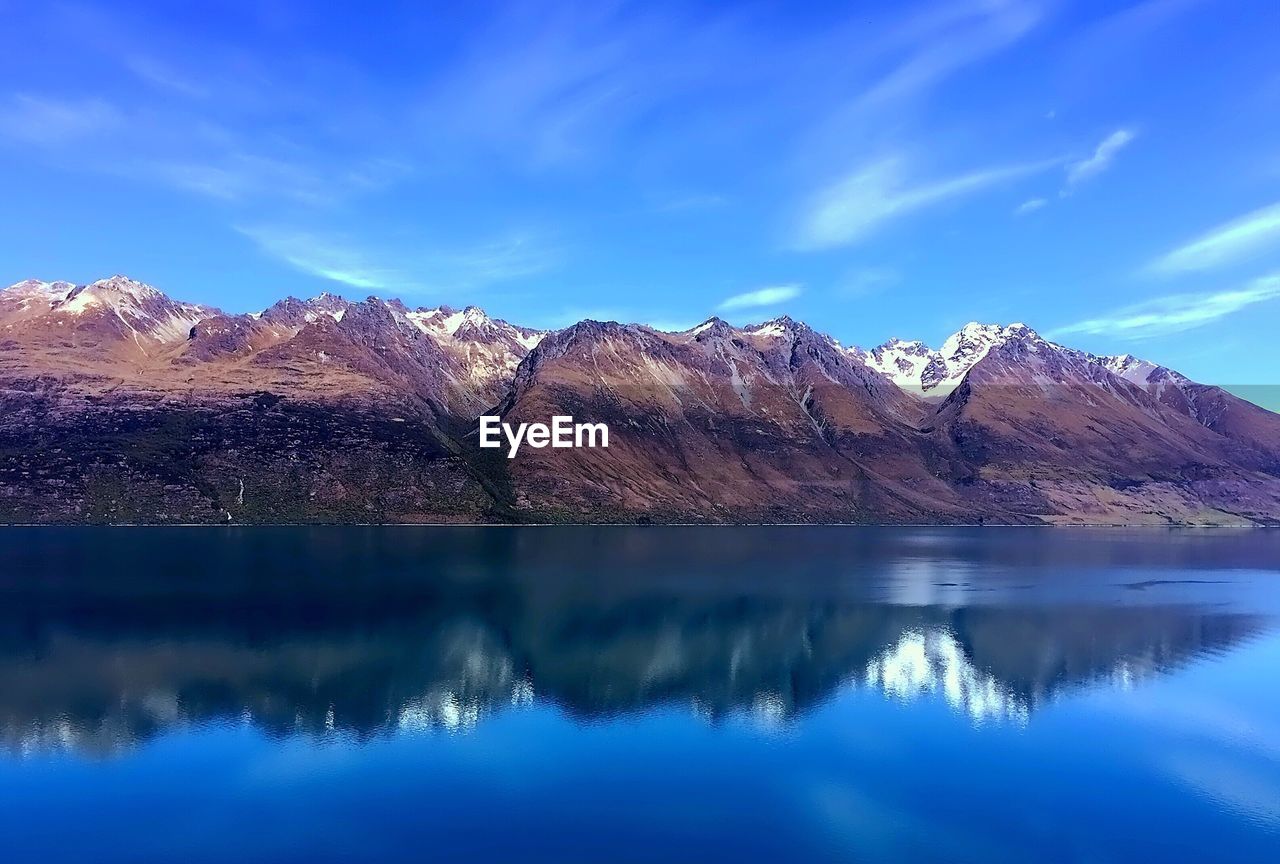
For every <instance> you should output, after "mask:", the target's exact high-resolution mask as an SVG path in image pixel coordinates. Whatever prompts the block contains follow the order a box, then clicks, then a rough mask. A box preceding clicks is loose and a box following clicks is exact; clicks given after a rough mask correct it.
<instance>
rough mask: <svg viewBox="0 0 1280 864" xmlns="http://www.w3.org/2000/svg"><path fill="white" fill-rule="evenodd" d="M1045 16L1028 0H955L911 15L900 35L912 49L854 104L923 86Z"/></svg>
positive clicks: (871, 103) (882, 100) (885, 100)
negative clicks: (965, 0)
mask: <svg viewBox="0 0 1280 864" xmlns="http://www.w3.org/2000/svg"><path fill="white" fill-rule="evenodd" d="M1041 17H1042V12H1041V9H1040V8H1038V5H1037V4H1033V3H1024V2H997V3H955V4H949V5H947V6H940V7H937V8H934V9H931V10H929V11H928V12H927V13H926V14H923V15H916V16H912V17H909V18H908V20H907V22H906V25H905V26H904V27H903V28H902V29H901V31H900V34H898V35H899V37H900V38H902V39H903V41H904V43H905V44H906V45H907V46H909V47H910V48H911V49H912V50H911V51H910V53H908V54H907V56H906V57H905V58H904V59H902V60H901V62H899V63H898V65H896V66H895V67H893V68H892V69H891V70H890V71H889V72H888V73H887V74H885V75H884V76H883V77H881V78H880V79H879V80H877V81H876V82H875V83H874V84H873V85H872V86H871V87H870V88H869V89H868V90H866V91H865V92H864V93H863V94H862V96H861V97H860V98H859V99H858V100H857V103H856V107H857V108H858V109H862V110H865V109H867V108H871V107H876V106H880V105H885V104H889V103H894V102H899V101H901V100H902V99H903V98H905V97H910V96H913V95H916V94H918V93H920V92H922V91H925V90H927V89H929V88H931V87H933V86H935V85H937V84H938V83H939V82H941V81H943V80H945V79H946V78H948V77H950V76H951V75H953V74H955V73H956V72H958V71H959V70H960V69H963V68H964V67H966V66H969V65H971V64H973V63H975V62H977V61H980V60H983V59H985V58H987V57H988V56H990V55H991V54H993V53H995V52H997V51H999V50H1001V49H1003V48H1006V47H1007V46H1009V45H1011V44H1013V43H1014V42H1016V41H1017V40H1019V39H1021V38H1022V37H1023V36H1025V35H1026V34H1027V33H1028V32H1030V31H1031V30H1032V29H1033V28H1034V27H1035V26H1036V24H1037V23H1039V21H1040V19H1041ZM886 41H892V40H886Z"/></svg>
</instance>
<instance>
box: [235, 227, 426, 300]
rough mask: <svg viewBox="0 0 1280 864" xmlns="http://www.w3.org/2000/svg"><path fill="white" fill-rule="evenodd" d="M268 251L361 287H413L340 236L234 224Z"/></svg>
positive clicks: (308, 269) (305, 269)
mask: <svg viewBox="0 0 1280 864" xmlns="http://www.w3.org/2000/svg"><path fill="white" fill-rule="evenodd" d="M236 230H237V231H239V232H240V233H241V234H243V235H245V236H246V237H248V238H249V239H250V240H252V241H253V242H254V243H256V244H257V245H258V247H259V248H260V249H261V250H262V251H263V252H265V253H267V254H268V255H270V256H272V257H274V258H278V259H280V260H281V261H283V262H285V263H286V264H288V265H289V266H291V267H293V268H295V269H297V270H301V271H302V272H304V273H310V274H311V275H313V276H319V277H320V278H322V279H328V280H330V281H333V282H338V283H339V284H342V285H346V286H348V287H350V288H358V289H360V290H362V291H388V290H400V291H403V290H414V289H417V288H419V287H420V286H419V285H418V284H417V283H416V282H415V281H414V280H413V279H412V277H410V276H408V275H407V274H406V273H404V272H402V271H400V270H396V269H392V268H388V267H384V266H380V265H379V264H377V263H376V262H375V261H373V260H372V258H371V257H370V256H369V255H368V254H367V253H366V252H364V251H363V250H361V249H359V248H356V247H355V246H352V245H350V244H349V242H348V241H346V240H344V239H343V238H339V237H334V236H329V235H324V236H322V235H317V234H313V233H310V232H307V231H298V230H293V229H288V228H278V227H271V226H249V227H237V228H236Z"/></svg>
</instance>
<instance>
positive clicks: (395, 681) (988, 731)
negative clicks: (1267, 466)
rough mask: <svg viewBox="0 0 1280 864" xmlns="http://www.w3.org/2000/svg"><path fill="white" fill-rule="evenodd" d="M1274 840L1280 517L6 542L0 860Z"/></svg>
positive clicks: (1115, 851) (530, 856)
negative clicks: (1206, 527)
mask: <svg viewBox="0 0 1280 864" xmlns="http://www.w3.org/2000/svg"><path fill="white" fill-rule="evenodd" d="M464 859H465V860H471V861H485V860H522V861H523V860H547V861H611V862H612V861H655V860H663V861H693V860H699V861H705V860H728V861H781V860H799V861H814V860H821V861H846V860H847V861H938V862H968V861H973V862H1001V861H1011V862H1012V861H1019V862H1021V861H1081V862H1085V861H1088V862H1110V861H1143V862H1146V861H1158V862H1178V861H1195V862H1203V861H1210V860H1211V861H1274V860H1280V533H1277V532H1266V531H1238V532H1237V531H1177V530H1149V531H1087V530H1079V531H1077V530H1069V529H1055V530H1049V529H1046V530H1040V529H961V530H941V529H881V528H867V529H864V528H827V527H813V528H530V529H498V528H495V529H473V528H456V529H455V528H350V529H348V528H324V529H320V528H316V529H305V528H292V529H226V530H209V529H3V530H0V861H40V862H60V861H77V862H81V861H102V862H115V861H119V862H152V861H154V862H179V861H209V862H214V861H219V862H222V861H237V862H258V861H272V862H276V861H308V862H326V861H344V862H345V861H356V862H359V861H402V860H413V861H423V860H441V861H456V860H464Z"/></svg>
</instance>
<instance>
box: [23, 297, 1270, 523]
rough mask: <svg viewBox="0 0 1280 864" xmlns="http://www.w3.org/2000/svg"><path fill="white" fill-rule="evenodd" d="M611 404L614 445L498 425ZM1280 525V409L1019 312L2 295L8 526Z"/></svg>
mask: <svg viewBox="0 0 1280 864" xmlns="http://www.w3.org/2000/svg"><path fill="white" fill-rule="evenodd" d="M494 413H496V414H500V415H502V417H503V419H504V420H505V421H507V422H511V423H519V422H548V421H549V420H550V418H551V417H552V416H554V415H571V416H573V417H575V419H577V420H578V421H581V422H593V423H598V422H605V423H608V424H609V426H610V429H611V437H610V446H609V448H608V449H550V448H547V449H533V448H524V449H522V450H521V451H520V452H519V454H518V456H517V457H516V458H514V459H510V460H509V459H507V458H506V454H505V451H500V450H487V449H481V448H479V447H478V436H477V421H478V417H479V416H480V415H482V414H494ZM443 521H467V522H477V521H478V522H521V521H591V522H613V521H623V522H635V521H641V522H645V521H655V522H671V521H682V522H683V521H694V522H809V521H817V522H858V523H872V522H874V523H983V522H986V523H1009V524H1036V523H1050V524H1206V525H1208V524H1240V525H1249V524H1280V415H1277V414H1274V413H1271V412H1268V411H1266V410H1264V409H1262V408H1259V407H1257V406H1255V405H1253V404H1252V403H1249V402H1246V401H1244V400H1242V399H1239V398H1237V397H1236V396H1233V395H1232V394H1230V393H1228V392H1227V391H1225V390H1223V389H1221V388H1218V387H1213V386H1208V385H1203V384H1198V383H1196V382H1193V381H1191V380H1190V379H1188V378H1186V377H1185V376H1183V375H1181V374H1179V373H1177V372H1175V371H1173V370H1171V369H1167V368H1165V367H1162V366H1159V365H1157V364H1154V363H1150V362H1147V361H1145V360H1140V359H1138V358H1135V357H1132V356H1130V355H1120V356H1098V355H1093V354H1089V353H1086V352H1083V351H1078V350H1075V349H1072V348H1069V347H1065V346H1062V345H1058V344H1055V343H1053V342H1051V341H1049V340H1046V339H1045V338H1043V337H1041V336H1040V335H1039V334H1037V333H1036V332H1035V331H1034V330H1033V329H1031V328H1029V327H1027V326H1025V325H1022V324H1012V325H1009V326H996V325H983V324H969V325H967V326H966V327H964V328H963V329H962V330H961V331H959V332H958V333H956V334H955V335H953V336H952V337H950V338H949V339H947V340H946V341H945V342H944V343H943V345H942V346H941V347H940V348H938V349H933V348H930V347H928V346H926V345H924V344H923V343H920V342H903V341H899V340H891V341H889V342H887V343H885V344H884V345H881V346H879V347H877V348H874V349H871V350H863V349H860V348H853V347H844V346H841V345H840V344H839V343H838V342H837V341H836V340H834V339H832V338H830V337H828V336H826V335H824V334H822V333H820V332H818V331H816V330H814V329H812V328H811V327H809V326H808V325H806V324H804V323H801V322H798V321H794V320H792V319H790V318H788V317H781V318H776V319H774V320H771V321H767V322H764V323H762V324H757V325H752V326H746V327H735V326H733V325H730V324H729V323H728V322H725V321H722V320H720V319H717V318H712V319H710V320H708V321H706V322H704V323H702V324H700V325H698V326H697V327H694V328H691V329H689V330H686V331H682V332H663V331H659V330H655V329H653V328H650V327H645V326H642V325H636V324H619V323H615V322H600V321H582V322H580V323H577V324H574V325H572V326H570V327H567V328H564V329H561V330H556V331H550V332H546V331H540V330H535V329H531V328H526V327H520V326H517V325H514V324H510V323H508V322H505V321H501V320H498V319H494V318H490V317H489V316H487V315H486V314H485V313H484V312H483V311H482V310H480V309H478V308H476V307H468V308H466V309H463V310H461V311H459V310H455V309H451V308H449V307H439V308H432V309H427V308H420V309H410V308H408V307H407V306H405V305H404V304H402V303H400V302H399V301H396V300H383V299H378V298H373V297H371V298H369V299H367V300H364V301H359V302H355V301H349V300H346V299H343V298H341V297H337V296H334V295H330V294H322V295H320V296H318V297H314V298H311V299H309V300H299V299H296V298H292V297H290V298H286V299H284V300H281V301H280V302H278V303H276V304H275V305H273V306H271V307H270V308H268V309H265V310H263V311H262V312H260V313H253V314H240V315H233V314H228V313H224V312H222V311H219V310H217V309H214V308H211V307H207V306H201V305H198V304H192V303H184V302H179V301H176V300H173V299H171V298H170V297H168V296H167V295H165V294H164V293H162V292H161V291H159V290H157V289H156V288H153V287H151V286H149V285H145V284H142V283H140V282H137V281H134V280H132V279H129V278H127V277H124V276H113V277H111V278H109V279H103V280H100V281H97V282H93V283H90V284H87V285H75V284H72V283H69V282H41V281H36V280H28V281H24V282H19V283H17V284H14V285H11V286H9V287H8V288H6V289H3V290H0V522H23V523H68V522H71V523H76V522H86V523H97V522H108V523H117V522H119V523H131V522H204V523H219V522H221V523H225V522H237V523H238V522H268V523H269V522H287V523H292V522H443Z"/></svg>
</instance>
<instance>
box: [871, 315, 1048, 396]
mask: <svg viewBox="0 0 1280 864" xmlns="http://www.w3.org/2000/svg"><path fill="white" fill-rule="evenodd" d="M1011 341H1022V342H1025V343H1027V344H1029V345H1032V346H1033V348H1034V347H1036V346H1039V345H1041V344H1043V345H1048V344H1049V343H1047V342H1044V340H1043V339H1041V338H1040V336H1039V334H1037V333H1036V331H1034V330H1032V329H1031V328H1030V327H1028V326H1027V325H1026V324H1023V323H1021V322H1017V323H1013V324H1009V325H1008V326H1001V325H999V324H982V323H980V322H977V321H970V322H969V323H968V324H966V325H964V326H963V327H961V328H960V329H959V330H958V331H956V332H955V333H953V334H952V335H951V336H949V337H947V339H946V341H944V342H943V343H942V347H941V348H938V349H936V350H935V349H933V348H930V347H929V346H928V345H926V344H925V343H923V342H921V341H919V340H912V341H904V340H902V339H897V338H894V339H890V340H889V341H888V342H885V343H884V344H883V345H880V346H879V347H877V348H873V349H871V350H870V351H863V350H861V349H857V348H851V349H849V353H851V354H853V355H854V356H856V357H858V358H859V359H860V360H862V361H863V362H864V363H866V364H867V365H868V366H870V367H871V368H872V369H875V370H876V371H878V372H881V373H883V374H885V375H887V376H888V377H889V379H890V380H892V381H893V382H894V383H895V384H897V385H898V386H899V387H902V388H903V389H905V390H908V391H910V392H913V393H916V394H923V395H927V396H945V395H946V394H948V393H950V392H951V391H952V390H954V389H955V388H956V387H957V386H958V385H959V384H960V382H961V381H963V380H964V376H965V375H967V374H968V372H969V370H970V369H972V368H973V367H974V365H976V364H977V363H978V362H979V361H981V360H982V358H984V357H986V356H987V354H988V353H990V351H991V349H992V348H994V347H996V346H997V345H1003V344H1005V343H1007V342H1011Z"/></svg>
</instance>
